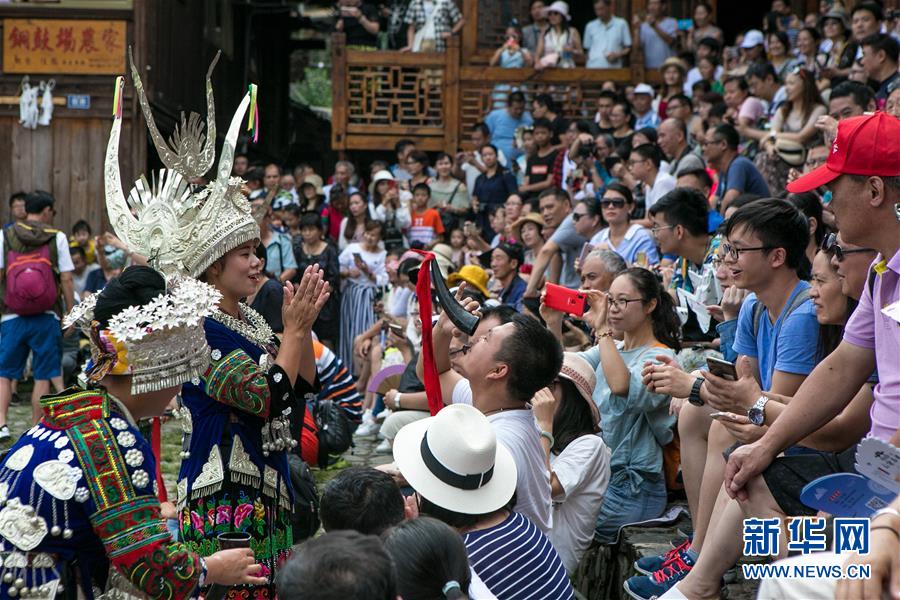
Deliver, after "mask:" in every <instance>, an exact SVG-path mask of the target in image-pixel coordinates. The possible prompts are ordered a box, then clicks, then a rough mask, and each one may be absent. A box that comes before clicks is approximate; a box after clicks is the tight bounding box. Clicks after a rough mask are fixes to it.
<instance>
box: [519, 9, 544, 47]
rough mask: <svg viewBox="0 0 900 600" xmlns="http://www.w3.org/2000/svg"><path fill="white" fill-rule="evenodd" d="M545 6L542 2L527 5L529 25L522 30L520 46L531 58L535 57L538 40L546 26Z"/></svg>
mask: <svg viewBox="0 0 900 600" xmlns="http://www.w3.org/2000/svg"><path fill="white" fill-rule="evenodd" d="M545 6H546V5H545V4H544V0H531V4H529V5H528V14H529V15H530V16H531V23H530V24H528V25H526V26H525V27H523V28H522V46H524V47H525V49H526V50H528V52H530V53H531V56H532V57H533V56H535V52H536V51H537V45H538V40H539V39H540V37H541V35H542V34H543V32H544V28H545V27H546V26H547V16H546V15H545V14H544V8H545Z"/></svg>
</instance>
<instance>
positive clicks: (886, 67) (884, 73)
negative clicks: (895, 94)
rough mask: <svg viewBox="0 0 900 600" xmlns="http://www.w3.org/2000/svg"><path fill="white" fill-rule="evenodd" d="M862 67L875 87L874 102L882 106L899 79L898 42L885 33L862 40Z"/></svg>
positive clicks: (899, 51) (879, 106) (899, 48)
mask: <svg viewBox="0 0 900 600" xmlns="http://www.w3.org/2000/svg"><path fill="white" fill-rule="evenodd" d="M860 45H861V46H862V61H861V63H862V67H863V70H864V71H865V73H866V77H867V78H868V79H869V81H871V82H873V87H875V88H876V89H875V104H876V105H877V106H878V108H879V109H881V108H884V104H885V102H886V101H887V97H888V94H889V93H890V91H891V90H892V89H893V87H894V82H896V81H897V80H898V79H900V74H898V72H897V65H898V61H900V44H898V43H897V40H896V39H895V38H894V37H893V36H891V35H888V34H886V33H876V34H873V35H870V36H869V37H867V38H865V39H864V40H862V42H861V43H860Z"/></svg>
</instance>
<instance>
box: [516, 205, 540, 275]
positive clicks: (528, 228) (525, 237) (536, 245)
mask: <svg viewBox="0 0 900 600" xmlns="http://www.w3.org/2000/svg"><path fill="white" fill-rule="evenodd" d="M543 229H544V219H543V217H541V215H540V213H536V212H531V213H528V214H527V215H525V216H523V217H521V218H520V219H519V220H518V221H516V222H515V223H513V225H512V236H513V239H514V240H516V241H518V242H519V243H520V244H522V246H523V247H524V248H525V252H524V254H523V256H522V267H521V268H520V269H519V274H521V275H524V276H525V277H523V279H525V281H526V282H527V281H528V280H529V279H530V278H531V272H532V267H533V265H534V259H535V257H536V256H537V255H538V254H540V252H541V248H543V246H544V238H543V236H541V231H542V230H543Z"/></svg>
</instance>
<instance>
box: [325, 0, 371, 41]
mask: <svg viewBox="0 0 900 600" xmlns="http://www.w3.org/2000/svg"><path fill="white" fill-rule="evenodd" d="M334 30H335V31H338V32H343V33H344V35H346V36H347V42H346V43H347V45H348V46H360V47H363V48H372V49H375V48H377V47H378V32H379V31H380V30H381V24H380V22H379V20H378V12H377V9H376V8H375V7H374V6H372V5H371V4H365V3H363V1H362V0H340V1H339V2H338V19H337V21H336V22H335V24H334Z"/></svg>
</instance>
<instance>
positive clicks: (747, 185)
mask: <svg viewBox="0 0 900 600" xmlns="http://www.w3.org/2000/svg"><path fill="white" fill-rule="evenodd" d="M728 190H737V191H739V192H740V193H742V194H756V195H757V196H760V197H762V198H766V197H768V196H769V186H768V184H766V180H765V179H763V176H762V175H761V174H760V172H759V171H758V170H757V168H756V167H755V166H754V165H753V163H752V162H750V159H748V158H746V157H744V156H736V157H735V159H734V160H733V161H731V164H730V165H728V170H727V171H726V173H725V177H720V178H719V187H718V188H717V189H716V199H717V203H721V202H722V198H724V197H725V192H727V191H728Z"/></svg>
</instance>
